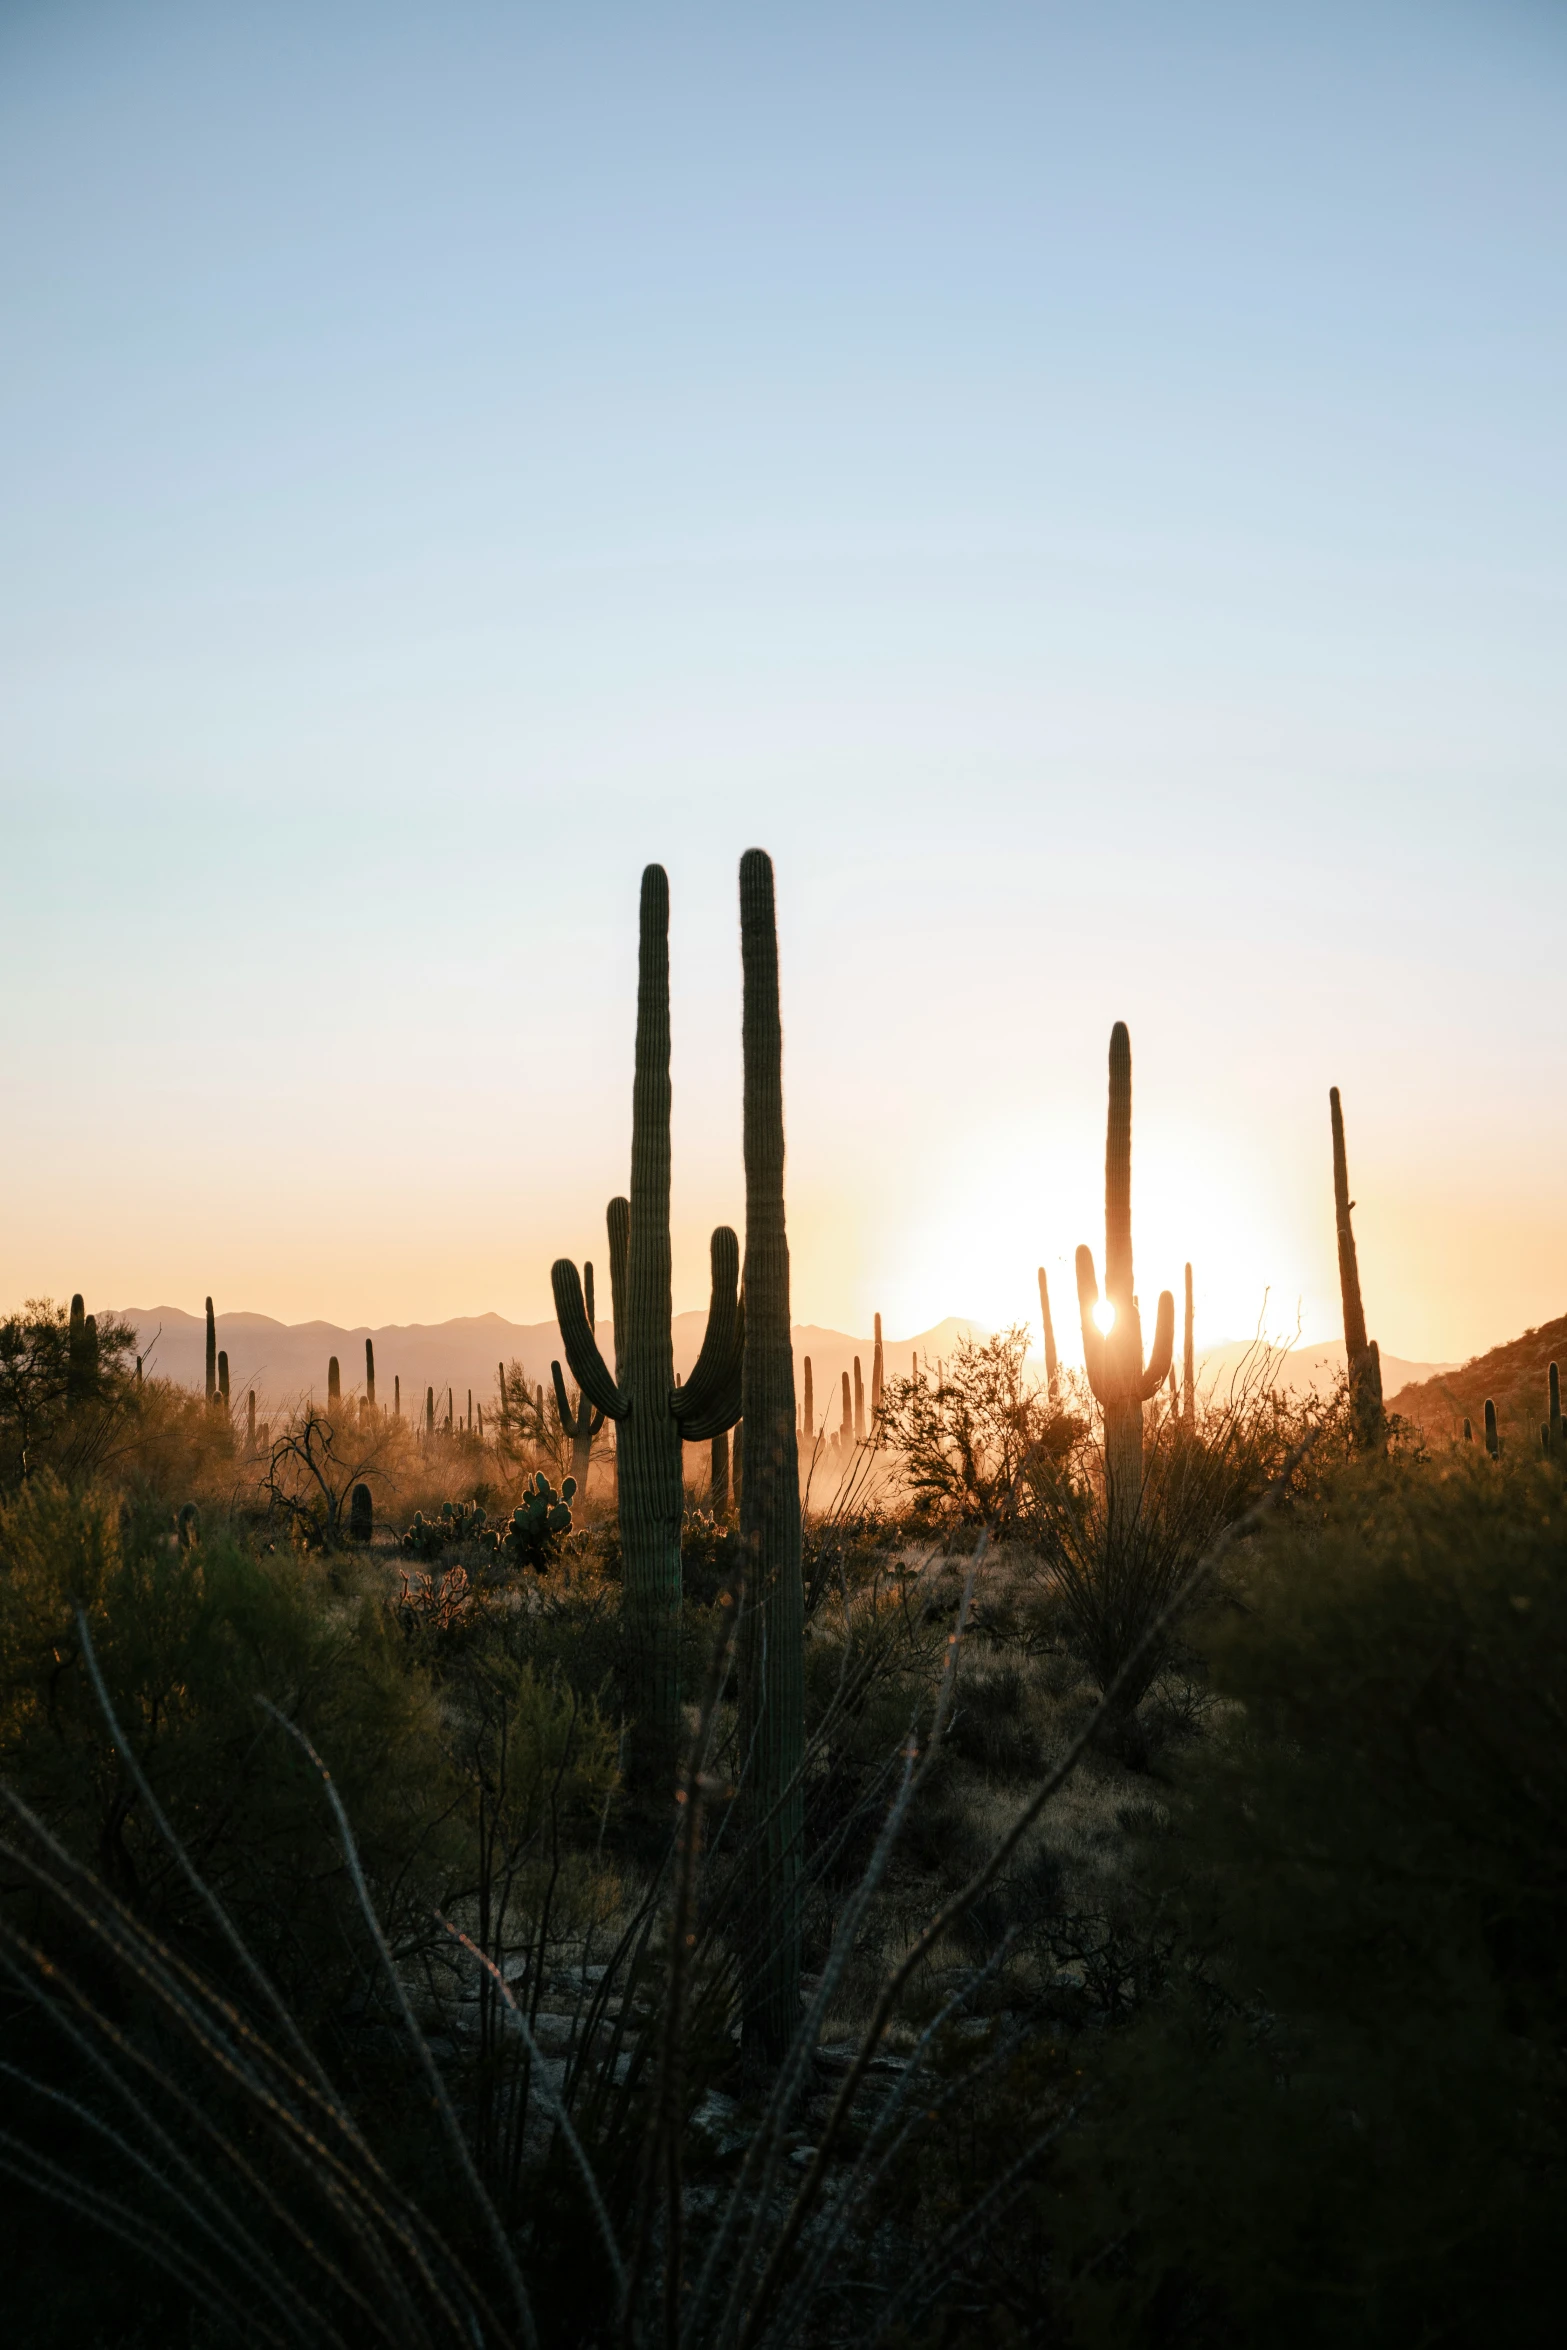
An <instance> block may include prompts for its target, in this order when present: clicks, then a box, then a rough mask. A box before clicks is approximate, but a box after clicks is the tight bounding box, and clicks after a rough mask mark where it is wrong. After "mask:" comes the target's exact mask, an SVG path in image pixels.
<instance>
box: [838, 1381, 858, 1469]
mask: <svg viewBox="0 0 1567 2350" xmlns="http://www.w3.org/2000/svg"><path fill="white" fill-rule="evenodd" d="M853 1436H854V1404H853V1401H852V1399H851V1397H850V1394H849V1374H848V1372H847V1371H845V1372H844V1374H843V1419H842V1422H841V1424H840V1426H839V1429H838V1442H839V1444H840V1446H841V1447H842V1449H843V1450H844V1451H845V1452H847V1451H848V1449H849V1445H850V1443H851V1441H852V1439H853Z"/></svg>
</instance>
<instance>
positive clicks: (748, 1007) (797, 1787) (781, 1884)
mask: <svg viewBox="0 0 1567 2350" xmlns="http://www.w3.org/2000/svg"><path fill="white" fill-rule="evenodd" d="M740 958H741V966H742V970H743V973H744V983H745V1011H744V1022H743V1028H742V1040H743V1045H744V1056H745V1360H744V1368H743V1370H742V1373H741V1388H742V1393H743V1397H744V1403H745V1428H746V1448H745V1449H746V1462H745V1482H744V1486H743V1488H742V1492H741V1503H740V1534H741V1540H742V1543H743V1544H744V1554H745V1561H746V1579H747V1581H746V1599H745V1613H744V1617H743V1619H742V1622H741V1626H740V1634H741V1639H740V1751H741V1753H742V1754H743V1755H745V1756H746V1757H747V1760H748V1764H749V1770H750V1792H749V1810H750V1820H751V1836H750V1847H749V1849H750V1867H751V1871H752V1885H753V1897H752V1899H751V1901H750V1903H749V1904H748V1926H749V1933H748V1938H747V1944H746V1950H745V1954H744V1976H743V1983H742V2014H743V2031H744V2043H743V2045H744V2048H745V2053H746V2057H747V2061H748V2062H751V2063H760V2064H762V2065H773V2064H776V2063H778V2062H779V2061H780V2060H781V2058H782V2057H783V2054H784V2052H785V2050H786V2049H787V2047H788V2045H789V2041H790V2039H791V2037H792V2035H793V2032H794V2029H795V2025H796V2023H797V2021H798V2017H799V2006H800V1891H801V1860H802V1850H801V1847H802V1844H803V1840H804V1825H805V1813H804V1796H803V1789H802V1783H801V1781H802V1772H803V1770H804V1763H805V1593H804V1584H803V1581H802V1577H801V1568H800V1467H799V1454H798V1451H797V1449H796V1445H795V1427H794V1346H793V1342H792V1338H791V1333H790V1322H789V1239H788V1234H787V1232H786V1230H785V1225H784V1183H783V1174H784V1126H783V1027H782V1022H781V1019H780V1016H779V1007H778V930H777V922H776V917H775V912H774V905H773V867H772V860H771V858H769V857H767V856H766V855H764V854H763V852H762V851H761V850H760V849H747V851H746V853H745V855H744V856H743V857H742V858H741V860H740Z"/></svg>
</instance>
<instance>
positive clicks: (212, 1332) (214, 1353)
mask: <svg viewBox="0 0 1567 2350" xmlns="http://www.w3.org/2000/svg"><path fill="white" fill-rule="evenodd" d="M71 1311H72V1313H73V1314H74V1312H75V1311H76V1307H75V1303H74V1301H73V1303H72V1307H71ZM217 1392H218V1325H217V1318H216V1316H215V1315H214V1313H213V1311H212V1300H211V1298H210V1297H209V1298H208V1300H207V1402H208V1403H209V1404H210V1403H211V1401H212V1399H213V1397H214V1396H215V1395H216V1394H217Z"/></svg>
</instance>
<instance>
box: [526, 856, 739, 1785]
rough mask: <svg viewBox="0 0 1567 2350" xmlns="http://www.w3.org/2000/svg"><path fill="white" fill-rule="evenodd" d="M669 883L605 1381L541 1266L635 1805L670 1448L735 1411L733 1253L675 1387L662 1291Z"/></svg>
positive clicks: (653, 923)
mask: <svg viewBox="0 0 1567 2350" xmlns="http://www.w3.org/2000/svg"><path fill="white" fill-rule="evenodd" d="M670 1099H671V1097H670V1084H669V880H668V876H667V875H666V874H665V872H664V869H663V867H662V866H661V865H649V866H648V867H647V869H646V871H645V872H644V873H643V876H642V902H641V910H640V938H639V943H638V956H637V1039H636V1058H635V1063H634V1068H633V1076H632V1088H631V1199H630V1202H629V1208H628V1209H627V1210H626V1212H625V1213H624V1214H623V1213H622V1206H623V1203H621V1202H619V1201H613V1202H611V1205H610V1208H609V1212H608V1216H607V1219H606V1221H607V1224H608V1230H609V1244H610V1289H611V1294H612V1298H613V1303H614V1314H615V1357H616V1374H615V1375H614V1376H611V1373H610V1370H609V1366H608V1365H607V1364H606V1362H605V1361H604V1358H603V1356H602V1354H601V1353H600V1352H599V1348H598V1342H597V1340H596V1339H595V1337H594V1335H593V1332H592V1330H591V1329H590V1328H589V1325H588V1316H587V1308H586V1303H585V1301H584V1298H583V1292H582V1283H581V1280H580V1279H579V1277H578V1273H577V1268H576V1266H575V1265H574V1264H573V1263H572V1262H571V1260H570V1258H569V1257H559V1258H557V1259H556V1262H555V1264H554V1266H553V1268H552V1269H551V1276H550V1278H551V1285H552V1287H553V1289H554V1292H555V1316H556V1320H557V1322H558V1323H559V1325H560V1335H561V1343H562V1345H563V1346H564V1348H565V1353H566V1360H567V1362H568V1363H569V1364H570V1365H571V1370H572V1375H573V1377H574V1378H575V1379H576V1382H577V1385H578V1387H579V1388H580V1389H581V1390H582V1395H583V1399H584V1401H585V1403H586V1404H587V1405H589V1406H591V1407H592V1408H593V1409H594V1410H597V1411H599V1412H602V1413H603V1414H604V1416H605V1417H606V1418H607V1419H611V1420H614V1421H615V1422H617V1423H618V1439H619V1441H618V1447H617V1486H618V1496H617V1500H618V1511H619V1518H620V1544H621V1553H622V1557H623V1559H624V1562H625V1566H624V1572H625V1613H624V1622H625V1629H626V1650H627V1687H626V1700H627V1707H628V1711H629V1713H630V1715H631V1722H632V1732H631V1738H630V1741H629V1744H628V1752H627V1757H626V1763H627V1776H628V1779H629V1780H630V1783H631V1786H632V1789H633V1792H634V1793H635V1794H636V1795H637V1796H638V1797H640V1798H641V1799H642V1800H644V1801H647V1800H649V1799H655V1798H656V1799H661V1798H662V1797H663V1796H664V1795H666V1794H667V1793H668V1791H669V1789H670V1788H671V1786H672V1784H673V1781H674V1775H675V1764H676V1756H677V1752H678V1748H679V1742H680V1732H681V1713H680V1602H681V1576H680V1520H681V1516H682V1512H683V1508H684V1502H685V1487H684V1480H683V1476H682V1471H681V1451H680V1448H681V1444H682V1442H686V1443H693V1444H694V1443H700V1442H703V1441H705V1440H707V1439H710V1438H711V1437H713V1436H716V1435H717V1434H718V1432H719V1430H720V1429H726V1428H732V1427H733V1426H734V1423H735V1419H736V1417H737V1416H738V1413H739V1409H740V1329H741V1322H740V1301H739V1271H740V1244H739V1241H738V1240H737V1239H736V1238H735V1235H734V1233H733V1232H731V1231H730V1230H729V1228H728V1227H727V1225H721V1226H720V1227H719V1229H718V1230H717V1231H716V1232H715V1233H714V1234H713V1238H712V1275H713V1290H712V1301H711V1304H710V1306H709V1310H708V1317H707V1332H706V1335H705V1337H704V1338H703V1341H702V1348H701V1352H700V1353H699V1355H698V1356H697V1360H696V1363H695V1365H694V1367H693V1369H692V1372H691V1376H690V1378H689V1379H688V1380H687V1381H686V1383H685V1385H684V1386H683V1387H679V1388H677V1387H676V1385H675V1366H674V1334H673V1305H672V1300H671V1294H670V1283H671V1269H670V1238H669V1193H670V1144H669V1117H670Z"/></svg>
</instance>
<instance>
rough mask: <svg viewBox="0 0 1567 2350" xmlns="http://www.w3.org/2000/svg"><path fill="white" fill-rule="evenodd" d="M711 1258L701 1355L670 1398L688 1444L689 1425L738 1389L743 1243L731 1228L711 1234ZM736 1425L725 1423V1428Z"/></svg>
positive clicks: (723, 1227) (715, 1432) (711, 1433)
mask: <svg viewBox="0 0 1567 2350" xmlns="http://www.w3.org/2000/svg"><path fill="white" fill-rule="evenodd" d="M711 1258H712V1268H713V1285H712V1293H711V1297H710V1301H709V1304H708V1309H707V1329H706V1331H705V1333H704V1334H703V1338H702V1348H701V1352H700V1353H699V1354H698V1356H697V1358H696V1361H695V1363H694V1364H693V1365H692V1369H691V1376H690V1378H689V1379H688V1380H687V1381H686V1383H685V1385H684V1387H677V1388H676V1389H675V1392H674V1394H673V1395H672V1396H671V1397H670V1399H669V1408H670V1410H671V1411H672V1412H673V1413H674V1415H675V1418H676V1419H677V1420H678V1421H679V1422H680V1423H681V1429H680V1432H681V1434H682V1436H685V1437H686V1439H687V1441H688V1442H690V1441H692V1439H691V1437H690V1435H689V1431H688V1429H687V1427H686V1423H687V1422H688V1421H696V1420H705V1419H706V1418H707V1415H708V1412H709V1410H710V1409H711V1407H712V1405H713V1404H715V1403H716V1402H717V1401H718V1399H719V1398H720V1397H721V1396H727V1395H728V1393H729V1391H730V1389H731V1388H732V1387H737V1385H738V1381H739V1377H740V1243H739V1241H738V1240H737V1239H736V1237H735V1235H734V1233H733V1232H731V1230H730V1229H729V1226H728V1225H727V1224H720V1225H719V1227H718V1229H717V1231H716V1232H715V1233H714V1234H713V1238H712V1244H711ZM732 1424H733V1423H732V1422H730V1421H725V1422H724V1426H725V1427H729V1426H731V1425H732ZM720 1433H721V1431H720V1430H719V1429H717V1428H710V1429H709V1430H708V1434H709V1436H716V1435H718V1434H720Z"/></svg>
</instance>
